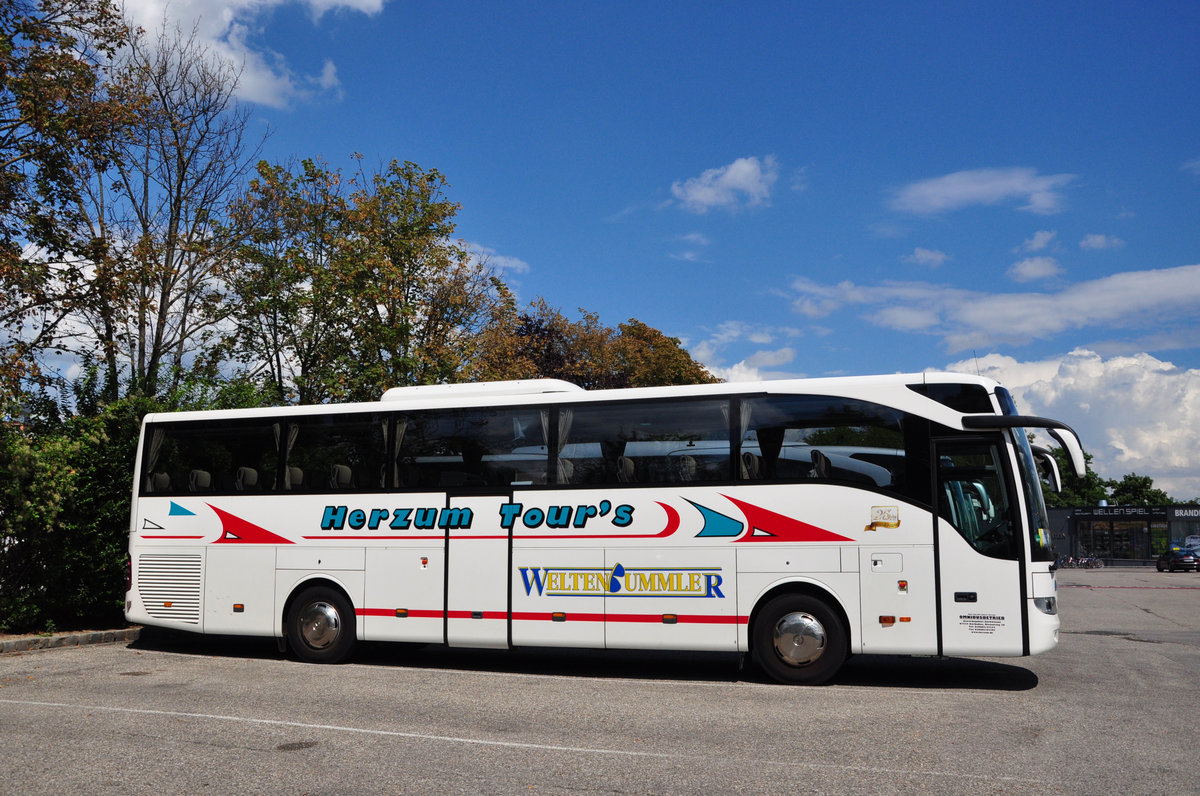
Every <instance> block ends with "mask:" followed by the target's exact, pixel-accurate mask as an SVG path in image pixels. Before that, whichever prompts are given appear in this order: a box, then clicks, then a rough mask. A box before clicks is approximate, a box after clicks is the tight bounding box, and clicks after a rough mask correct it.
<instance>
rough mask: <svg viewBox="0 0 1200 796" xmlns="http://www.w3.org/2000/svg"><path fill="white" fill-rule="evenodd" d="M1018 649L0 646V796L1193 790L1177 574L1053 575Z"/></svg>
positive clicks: (1192, 689) (1187, 638)
mask: <svg viewBox="0 0 1200 796" xmlns="http://www.w3.org/2000/svg"><path fill="white" fill-rule="evenodd" d="M1060 604H1061V613H1062V616H1063V631H1062V636H1061V642H1060V644H1059V646H1058V648H1057V649H1055V650H1054V651H1052V652H1050V653H1048V654H1045V655H1041V656H1037V657H1033V658H1012V659H993V660H986V659H965V658H954V659H941V660H938V659H907V658H869V657H862V658H856V659H854V660H852V661H851V662H850V663H849V664H848V665H847V666H846V668H845V669H844V671H843V672H842V674H841V675H840V676H839V677H838V678H837V679H836V680H835V681H834V682H833V683H832V684H831V685H828V686H824V687H818V688H799V687H787V686H779V685H775V684H772V683H769V682H767V681H766V680H765V679H764V678H763V677H762V676H761V675H759V674H758V673H756V672H755V671H753V670H752V669H751V670H741V669H739V666H738V664H739V660H738V658H737V657H736V656H728V655H694V654H688V655H669V656H661V655H650V654H641V653H638V654H633V653H628V654H626V653H591V652H555V651H550V652H517V653H504V652H485V651H459V650H445V649H438V648H408V647H401V646H396V645H379V646H375V645H371V646H368V647H366V648H365V649H363V651H362V654H361V655H359V656H358V658H357V660H356V661H355V662H354V663H351V664H347V665H342V666H336V667H319V666H310V665H305V664H301V663H297V662H295V661H291V660H287V659H283V658H281V657H280V656H279V655H278V653H277V652H276V651H275V646H274V644H273V643H272V642H270V641H258V640H246V639H234V640H230V639H218V638H204V637H196V636H184V635H175V634H169V633H168V634H164V633H161V632H159V633H155V632H147V633H144V634H143V637H142V638H141V639H140V640H139V641H137V642H134V643H132V644H129V643H115V644H101V645H93V646H82V647H75V648H60V649H47V650H37V651H30V652H22V653H9V654H5V655H0V738H3V740H4V754H3V755H0V793H6V794H7V793H13V794H16V793H22V794H24V793H48V792H80V793H130V792H137V793H184V792H188V793H198V792H209V793H234V792H237V793H257V792H269V793H466V792H471V793H476V792H487V793H517V792H520V793H554V794H568V793H570V794H578V793H621V794H623V793H695V792H701V791H703V792H714V791H715V792H741V793H759V792H767V791H779V792H788V793H864V794H866V793H869V794H879V793H913V792H917V791H920V792H922V793H926V794H943V793H944V794H951V793H1047V792H1049V793H1104V794H1111V793H1172V794H1174V793H1200V771H1198V769H1197V766H1196V763H1195V754H1194V749H1195V743H1196V738H1197V735H1198V734H1200V720H1198V719H1197V709H1196V707H1195V703H1196V698H1195V695H1196V693H1197V684H1198V682H1200V575H1197V574H1196V573H1184V572H1179V573H1157V572H1155V571H1154V570H1153V569H1149V570H1143V569H1139V570H1133V571H1130V570H1119V569H1112V568H1110V569H1104V570H1066V571H1063V572H1061V573H1060Z"/></svg>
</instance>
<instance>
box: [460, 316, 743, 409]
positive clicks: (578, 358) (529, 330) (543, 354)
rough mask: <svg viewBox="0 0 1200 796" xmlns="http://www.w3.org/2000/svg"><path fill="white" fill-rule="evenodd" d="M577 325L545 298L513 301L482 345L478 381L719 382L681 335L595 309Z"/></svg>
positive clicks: (592, 385)
mask: <svg viewBox="0 0 1200 796" xmlns="http://www.w3.org/2000/svg"><path fill="white" fill-rule="evenodd" d="M580 316H581V317H580V319H579V320H578V321H572V320H570V319H569V318H567V317H566V316H565V315H563V313H562V312H561V311H560V310H558V309H557V308H555V307H552V306H550V304H549V303H547V302H546V301H545V300H544V299H537V300H535V301H534V302H533V303H532V304H530V306H529V307H528V308H527V309H526V310H524V311H521V312H518V311H517V309H516V307H515V305H514V303H513V302H512V301H511V300H509V301H508V302H507V303H505V304H504V305H503V306H502V307H501V308H500V309H499V311H498V312H497V313H496V315H495V316H494V317H493V318H492V321H491V323H490V324H489V326H488V328H487V330H486V331H485V333H484V335H483V338H482V340H481V349H480V354H479V358H478V360H477V362H476V363H475V364H474V369H473V373H472V375H473V377H474V378H478V379H481V380H484V379H531V378H552V379H563V380H565V381H569V382H572V383H573V384H577V385H579V386H580V387H583V388H585V389H612V388H621V387H652V386H658V385H667V384H707V383H713V382H716V381H719V380H718V379H717V378H715V377H714V376H713V375H712V374H710V373H709V372H708V371H707V370H705V369H704V367H703V366H702V365H700V364H699V363H698V362H696V361H695V360H694V359H692V357H691V355H689V354H688V353H687V351H686V350H684V348H683V346H682V344H681V343H680V341H679V340H678V339H677V338H674V337H668V336H666V335H664V334H663V333H662V332H660V331H659V330H657V329H654V328H652V327H650V326H647V325H646V324H645V323H643V322H641V321H639V320H637V319H634V318H631V319H630V320H629V321H628V322H626V323H623V324H620V325H619V326H618V327H617V329H612V328H611V327H608V326H605V325H604V324H603V323H601V322H600V318H599V317H598V316H597V315H596V314H595V313H592V312H588V311H586V310H580Z"/></svg>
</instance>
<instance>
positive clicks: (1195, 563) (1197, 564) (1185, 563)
mask: <svg viewBox="0 0 1200 796" xmlns="http://www.w3.org/2000/svg"><path fill="white" fill-rule="evenodd" d="M1157 566H1158V571H1159V572H1163V571H1167V572H1174V571H1175V570H1177V569H1182V570H1184V571H1187V570H1189V569H1191V570H1196V571H1200V556H1197V555H1196V552H1195V551H1194V550H1189V549H1187V548H1186V547H1173V548H1171V549H1170V550H1168V551H1167V552H1165V553H1163V554H1162V555H1161V556H1159V557H1158V563H1157Z"/></svg>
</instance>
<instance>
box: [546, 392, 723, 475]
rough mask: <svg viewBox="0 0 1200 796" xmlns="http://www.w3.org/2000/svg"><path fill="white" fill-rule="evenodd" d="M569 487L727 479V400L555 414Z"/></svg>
mask: <svg viewBox="0 0 1200 796" xmlns="http://www.w3.org/2000/svg"><path fill="white" fill-rule="evenodd" d="M559 416H560V420H559V431H560V437H559V445H560V452H559V459H560V461H561V462H562V463H563V465H564V468H565V469H566V470H568V471H570V474H571V476H570V479H569V481H568V483H573V484H621V483H628V484H666V483H699V482H706V481H728V480H730V479H731V478H732V476H731V475H730V450H729V401H725V400H721V401H655V402H641V403H611V404H597V405H593V406H576V407H572V408H570V409H565V408H564V409H562V410H560V413H559Z"/></svg>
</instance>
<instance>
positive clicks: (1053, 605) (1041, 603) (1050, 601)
mask: <svg viewBox="0 0 1200 796" xmlns="http://www.w3.org/2000/svg"><path fill="white" fill-rule="evenodd" d="M1033 604H1034V605H1035V606H1036V607H1037V609H1038V610H1039V611H1041V612H1042V613H1044V614H1050V615H1051V616H1054V615H1055V614H1057V613H1058V598H1057V597H1034V598H1033Z"/></svg>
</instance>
